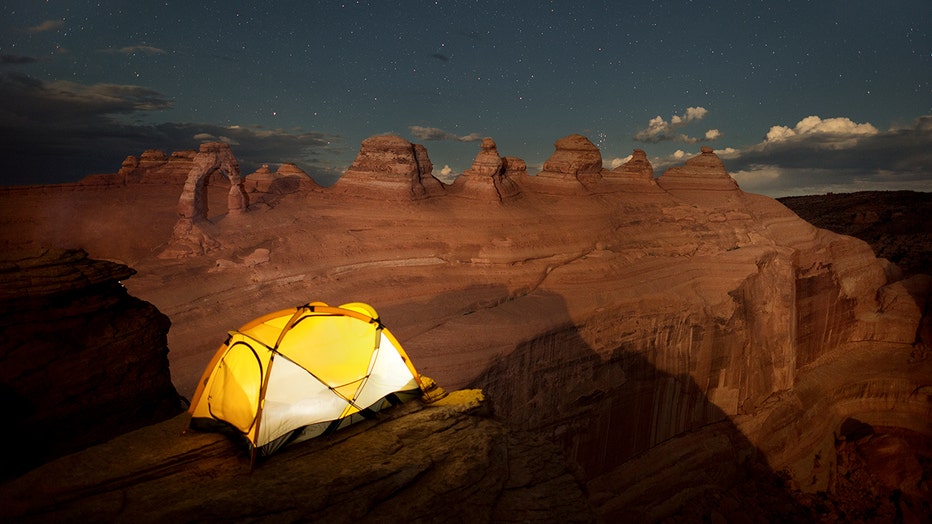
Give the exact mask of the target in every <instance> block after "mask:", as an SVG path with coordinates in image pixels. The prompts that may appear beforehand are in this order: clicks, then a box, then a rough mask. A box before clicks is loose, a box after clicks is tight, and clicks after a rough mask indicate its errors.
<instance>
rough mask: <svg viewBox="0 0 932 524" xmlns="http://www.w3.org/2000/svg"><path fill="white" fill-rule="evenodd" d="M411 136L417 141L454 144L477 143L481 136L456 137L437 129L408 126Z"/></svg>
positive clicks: (476, 134)
mask: <svg viewBox="0 0 932 524" xmlns="http://www.w3.org/2000/svg"><path fill="white" fill-rule="evenodd" d="M408 129H410V130H411V134H412V135H413V136H414V137H415V138H417V139H418V140H452V141H454V142H477V141H479V140H482V138H483V136H482V135H481V134H479V133H470V134H468V135H464V136H458V135H455V134H453V133H450V132H448V131H444V130H443V129H440V128H437V127H423V126H409V127H408Z"/></svg>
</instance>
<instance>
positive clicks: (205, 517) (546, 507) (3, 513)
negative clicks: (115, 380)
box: [0, 390, 596, 523]
mask: <svg viewBox="0 0 932 524" xmlns="http://www.w3.org/2000/svg"><path fill="white" fill-rule="evenodd" d="M187 420H188V418H187V415H181V416H178V417H175V418H173V419H171V420H169V421H166V422H163V423H161V424H157V425H154V426H150V427H147V428H144V429H141V430H138V431H136V432H133V433H129V434H127V435H124V436H122V437H120V438H117V439H114V440H112V441H111V442H109V443H107V444H105V445H101V446H96V447H94V448H91V449H88V450H85V451H83V452H81V453H77V454H74V455H71V456H68V457H65V458H63V459H60V460H58V461H56V462H53V463H50V464H47V465H45V466H43V467H41V468H39V469H36V470H34V471H32V472H30V473H28V474H27V475H24V476H22V477H20V478H19V479H17V480H15V481H13V482H10V483H7V484H6V485H3V486H0V501H2V502H3V504H0V520H3V521H9V520H11V519H12V520H16V521H22V522H50V521H51V522H82V521H85V522H192V521H197V522H204V521H209V522H231V521H236V522H309V521H313V522H331V523H338V522H489V521H494V522H534V521H537V522H592V521H595V520H596V519H595V516H594V514H593V512H592V510H591V508H590V506H589V503H588V502H587V501H586V498H585V496H584V495H583V493H582V491H581V489H580V487H579V484H578V483H577V481H576V479H575V478H574V476H573V475H572V474H571V473H570V470H569V469H568V467H567V465H566V464H565V462H564V461H563V458H562V454H561V452H560V451H559V449H558V448H557V447H556V446H555V445H554V444H552V443H549V442H546V441H544V440H542V439H540V438H537V437H533V436H531V435H530V434H528V433H524V432H516V431H511V430H509V429H507V428H506V427H505V426H504V425H502V424H501V423H500V422H498V421H496V420H495V419H494V418H491V417H490V416H488V403H487V402H486V401H485V400H484V398H483V395H482V393H481V391H478V390H461V391H455V392H452V393H451V394H450V395H449V396H448V397H447V398H445V399H443V400H441V401H438V402H436V403H434V404H431V405H423V404H421V403H420V402H418V401H412V402H408V403H407V404H404V405H402V406H399V407H397V408H394V409H392V410H389V411H387V412H382V413H381V414H380V417H379V419H378V420H371V421H365V422H362V423H359V424H356V425H354V426H351V427H349V428H347V429H345V430H342V431H338V432H336V433H334V434H332V435H330V436H326V437H322V438H318V439H313V440H310V441H306V442H302V443H300V444H296V445H293V446H291V447H288V448H285V449H284V450H283V451H281V452H280V453H278V454H276V455H273V456H272V457H270V458H269V459H267V460H265V461H263V462H260V463H259V464H258V465H257V466H256V467H255V469H254V470H252V471H250V470H249V461H248V458H247V457H246V454H245V451H244V450H243V449H241V448H240V447H238V446H237V445H235V444H234V443H233V441H231V440H230V439H228V438H226V437H225V436H223V435H220V434H215V433H197V432H187V433H184V434H183V432H184V430H185V428H186V425H187Z"/></svg>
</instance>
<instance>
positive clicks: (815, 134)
mask: <svg viewBox="0 0 932 524" xmlns="http://www.w3.org/2000/svg"><path fill="white" fill-rule="evenodd" d="M879 133H880V131H878V130H877V128H876V127H874V126H873V125H871V124H869V123H866V124H858V123H855V122H853V121H852V120H851V119H850V118H845V117H840V118H827V119H825V120H823V119H821V118H819V117H818V116H807V117H806V118H804V119H802V120H800V121H799V122H798V123H797V124H796V126H795V127H793V128H789V127H786V126H773V127H771V128H770V131H768V132H767V136H766V137H765V138H764V143H765V144H766V143H770V144H773V143H777V142H786V141H802V140H805V141H809V142H811V143H812V144H813V145H816V146H818V147H823V148H829V149H844V148H846V147H850V146H852V145H854V144H855V143H857V140H858V139H859V138H863V137H867V136H874V135H877V134H879Z"/></svg>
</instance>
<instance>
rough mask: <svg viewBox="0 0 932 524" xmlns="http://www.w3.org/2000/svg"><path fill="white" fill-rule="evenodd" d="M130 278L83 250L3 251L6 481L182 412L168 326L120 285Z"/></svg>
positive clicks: (0, 300) (0, 304)
mask: <svg viewBox="0 0 932 524" xmlns="http://www.w3.org/2000/svg"><path fill="white" fill-rule="evenodd" d="M133 273H134V271H133V270H131V269H130V268H128V267H126V266H122V265H119V264H114V263H110V262H103V261H97V260H90V259H88V258H87V255H86V254H85V253H83V252H65V251H55V250H52V251H47V250H44V251H37V252H24V253H19V254H16V253H6V257H5V260H4V261H3V264H2V267H0V280H2V286H0V290H2V292H0V312H2V314H0V335H2V338H3V340H4V344H3V345H2V349H0V362H2V366H0V388H2V391H3V396H4V400H5V402H4V404H5V405H6V407H7V413H6V416H5V417H4V418H5V420H6V423H5V428H6V431H4V432H3V433H4V437H3V444H4V448H5V449H6V450H7V452H6V453H4V454H3V459H2V461H3V468H2V469H3V472H4V473H3V474H4V476H7V475H10V474H12V473H16V472H20V471H22V470H24V469H25V468H28V467H33V466H35V465H37V464H39V463H41V462H43V461H45V460H48V459H49V458H51V457H55V456H59V455H62V454H65V453H68V452H72V451H75V450H77V449H80V448H82V447H86V446H89V445H92V444H98V443H100V442H103V441H105V440H107V439H110V438H112V437H115V436H117V435H120V434H122V433H125V432H127V431H129V430H132V429H135V428H138V427H141V426H144V425H148V424H152V423H155V422H159V421H161V420H164V419H166V418H168V417H170V416H173V415H175V414H177V413H178V412H179V411H180V409H181V405H180V402H179V399H178V394H177V393H176V392H175V388H174V387H173V386H172V384H171V381H170V376H169V371H168V347H167V340H166V335H167V333H168V328H169V324H170V322H169V320H168V318H167V317H166V316H165V315H163V314H161V313H160V312H159V311H158V310H157V309H155V307H153V306H152V304H149V303H147V302H144V301H142V300H139V299H138V298H135V297H132V296H130V295H129V294H128V293H127V292H126V289H125V288H124V287H123V286H122V284H121V281H122V280H125V279H127V278H129V277H130V276H132V275H133ZM14 450H15V451H14Z"/></svg>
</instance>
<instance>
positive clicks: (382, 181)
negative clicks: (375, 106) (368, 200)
mask: <svg viewBox="0 0 932 524" xmlns="http://www.w3.org/2000/svg"><path fill="white" fill-rule="evenodd" d="M432 171H433V164H431V162H430V158H429V157H428V156H427V149H425V148H424V146H422V145H420V144H412V143H411V142H408V141H407V140H405V139H404V138H401V137H400V136H396V135H379V136H373V137H369V138H367V139H365V140H363V141H362V144H361V146H360V148H359V154H358V155H357V156H356V160H355V161H354V162H353V164H352V165H351V166H350V167H349V169H347V171H346V172H345V173H344V174H343V176H342V177H340V179H339V180H338V181H337V182H336V184H334V185H333V190H334V191H337V192H343V193H353V194H355V195H357V196H371V197H373V198H379V199H386V198H388V199H404V200H409V199H413V200H417V199H422V198H427V197H431V196H436V195H440V194H443V191H444V190H443V183H442V182H440V181H439V180H437V179H436V178H434V177H433V175H432V174H431V173H432Z"/></svg>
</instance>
